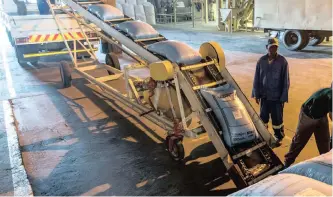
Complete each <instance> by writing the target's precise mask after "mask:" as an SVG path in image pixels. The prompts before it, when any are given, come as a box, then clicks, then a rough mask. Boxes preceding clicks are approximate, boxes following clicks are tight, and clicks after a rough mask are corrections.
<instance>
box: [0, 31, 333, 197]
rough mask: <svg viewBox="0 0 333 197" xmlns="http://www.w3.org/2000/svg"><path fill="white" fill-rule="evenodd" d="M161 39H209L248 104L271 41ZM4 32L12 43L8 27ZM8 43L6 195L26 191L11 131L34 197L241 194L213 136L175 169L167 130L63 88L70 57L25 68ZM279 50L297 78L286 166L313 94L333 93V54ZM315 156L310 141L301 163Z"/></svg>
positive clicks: (92, 93) (3, 138)
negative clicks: (63, 68) (64, 63)
mask: <svg viewBox="0 0 333 197" xmlns="http://www.w3.org/2000/svg"><path fill="white" fill-rule="evenodd" d="M159 31H160V33H162V34H163V35H165V36H166V37H167V38H168V39H175V40H180V41H183V42H186V43H187V44H189V45H191V46H192V47H194V48H198V47H200V45H201V44H202V43H203V42H205V41H210V40H213V41H217V42H219V43H220V44H221V46H222V47H223V48H224V50H225V54H226V61H227V67H228V69H229V70H230V72H231V74H232V75H233V76H234V78H235V79H236V81H237V82H238V83H239V85H240V87H241V88H242V89H243V90H244V92H245V94H246V95H247V96H248V97H249V99H250V92H251V86H252V81H253V75H254V69H255V64H256V61H257V60H258V58H259V57H260V56H261V55H262V54H264V53H265V41H266V38H265V37H264V35H263V34H245V33H235V34H233V35H232V36H230V35H227V34H223V33H209V32H204V33H198V32H192V31H182V30H171V29H166V28H163V29H161V28H159ZM0 32H1V33H0V34H1V35H2V37H3V38H6V36H5V31H4V29H3V28H1V29H0ZM0 42H1V46H2V48H1V55H0V58H1V60H0V69H1V71H2V72H0V80H1V83H0V99H1V101H2V102H4V103H5V102H8V101H9V103H10V106H11V109H10V110H8V109H7V108H0V148H1V151H0V158H1V160H0V176H1V177H2V179H1V180H0V194H1V195H8V196H9V195H13V194H15V193H17V192H18V190H19V188H18V187H17V184H15V183H17V182H19V181H17V179H18V178H17V177H16V176H15V172H16V171H15V169H16V168H14V167H13V163H12V162H11V161H12V155H13V154H12V152H11V151H10V150H11V148H9V147H11V146H12V144H13V143H14V142H13V141H12V140H8V139H9V138H8V136H10V135H9V132H8V128H9V127H10V125H13V126H14V128H15V129H16V132H17V135H18V140H19V145H20V151H21V153H22V158H23V164H24V167H25V170H26V173H27V178H28V180H29V182H30V184H31V187H32V191H33V193H34V195H54V196H55V195H147V196H148V195H227V194H229V193H232V192H234V191H236V190H237V189H236V188H235V186H234V184H233V182H232V181H230V179H229V178H228V177H227V176H226V175H225V169H224V168H223V165H222V162H221V160H220V159H219V157H218V156H217V154H216V151H215V149H214V147H213V146H212V144H211V142H210V140H209V138H208V137H207V136H202V137H201V138H199V139H196V140H192V141H191V140H188V139H186V140H185V142H184V146H185V151H186V158H185V161H184V164H177V163H174V162H173V161H171V159H170V158H169V156H168V153H167V152H166V151H165V150H164V146H163V139H164V137H165V131H163V130H162V129H161V128H159V127H157V126H156V125H154V124H152V123H151V122H150V121H148V120H147V119H145V118H141V117H138V116H137V114H135V112H133V111H132V110H131V109H129V108H128V107H126V106H124V105H123V104H121V103H119V102H117V101H114V100H113V99H112V98H111V99H108V98H106V96H105V95H104V94H103V93H101V91H100V90H99V89H98V88H96V87H95V86H94V85H91V84H89V83H88V82H87V81H86V80H84V79H82V78H79V77H78V76H77V75H75V74H74V75H73V85H72V87H70V88H66V89H63V88H61V82H60V81H61V79H60V75H59V61H60V60H63V59H68V57H65V56H57V57H50V58H43V59H42V60H41V61H40V62H39V64H38V65H25V66H20V65H19V64H18V63H17V60H16V58H15V52H14V49H13V48H12V47H11V46H10V44H9V43H8V41H7V40H6V39H2V40H1V41H0ZM280 52H281V54H282V55H285V56H286V57H287V59H288V62H289V66H290V68H289V69H290V78H291V87H290V100H289V103H288V104H286V107H285V120H284V121H285V127H286V136H287V137H286V138H285V140H284V141H283V145H282V146H281V147H279V148H276V149H275V152H276V153H277V155H278V156H279V157H280V158H281V159H282V158H283V155H284V154H285V153H286V151H287V149H288V147H289V144H290V140H291V138H292V137H293V135H294V131H295V128H296V124H297V118H298V113H299V109H300V106H301V104H302V102H304V101H305V99H306V98H307V97H308V96H309V95H310V94H311V93H312V92H313V91H315V90H317V89H319V88H321V87H326V86H328V85H330V82H331V80H332V79H331V76H332V46H331V43H325V44H323V45H321V46H318V47H307V48H305V50H303V51H301V52H290V51H287V50H285V49H284V48H283V47H280ZM251 102H252V104H253V105H254V106H255V108H256V109H257V110H258V106H257V105H256V104H255V103H254V102H253V100H251ZM8 113H12V116H9V117H11V118H12V119H13V122H12V124H6V123H7V122H8V119H5V118H4V114H8ZM316 155H318V151H317V149H316V145H315V141H314V139H313V138H311V140H310V142H309V144H308V145H307V147H306V148H305V149H304V150H303V152H302V153H301V155H300V156H299V157H298V159H297V162H299V161H302V160H305V159H308V158H311V157H314V156H316ZM23 178H24V177H23Z"/></svg>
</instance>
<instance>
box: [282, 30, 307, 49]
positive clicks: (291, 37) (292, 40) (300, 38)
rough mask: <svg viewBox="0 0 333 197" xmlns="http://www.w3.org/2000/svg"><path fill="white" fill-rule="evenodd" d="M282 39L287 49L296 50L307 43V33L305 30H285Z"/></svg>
mask: <svg viewBox="0 0 333 197" xmlns="http://www.w3.org/2000/svg"><path fill="white" fill-rule="evenodd" d="M282 40H283V44H284V46H285V47H286V48H287V49H288V50H291V51H298V50H302V49H303V48H304V47H306V45H307V44H308V43H309V35H308V33H307V32H305V31H300V30H287V31H285V32H284V34H283V38H282Z"/></svg>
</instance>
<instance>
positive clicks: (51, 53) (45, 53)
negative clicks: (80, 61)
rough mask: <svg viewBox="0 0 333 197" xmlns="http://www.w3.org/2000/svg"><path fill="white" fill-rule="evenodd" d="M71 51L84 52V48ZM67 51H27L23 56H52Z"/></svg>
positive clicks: (66, 52)
mask: <svg viewBox="0 0 333 197" xmlns="http://www.w3.org/2000/svg"><path fill="white" fill-rule="evenodd" d="M97 50H98V49H97V48H95V49H94V51H97ZM72 52H76V53H82V52H86V50H84V49H82V50H76V51H72ZM68 53H69V51H54V52H43V53H29V54H24V55H23V57H24V58H30V57H43V56H52V55H62V54H68Z"/></svg>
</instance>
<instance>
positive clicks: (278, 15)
mask: <svg viewBox="0 0 333 197" xmlns="http://www.w3.org/2000/svg"><path fill="white" fill-rule="evenodd" d="M254 18H255V21H254V26H255V27H257V28H262V29H264V31H265V32H271V35H274V36H278V37H279V38H280V39H281V40H282V42H283V44H284V46H285V47H286V48H287V49H289V50H292V51H297V50H302V49H303V48H305V47H306V46H308V45H311V46H316V45H318V44H320V43H322V42H323V41H324V39H325V37H331V36H332V1H331V0H320V1H316V2H313V1H312V0H270V1H267V0H255V5H254Z"/></svg>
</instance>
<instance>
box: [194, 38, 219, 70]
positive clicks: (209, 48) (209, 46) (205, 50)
mask: <svg viewBox="0 0 333 197" xmlns="http://www.w3.org/2000/svg"><path fill="white" fill-rule="evenodd" d="M199 53H200V54H201V56H202V57H203V58H206V57H210V58H212V59H216V60H217V62H218V65H219V66H218V69H219V71H222V69H223V68H224V67H225V56H224V51H223V49H222V47H221V46H220V45H219V44H218V43H217V42H205V43H203V44H202V45H201V46H200V49H199Z"/></svg>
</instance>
